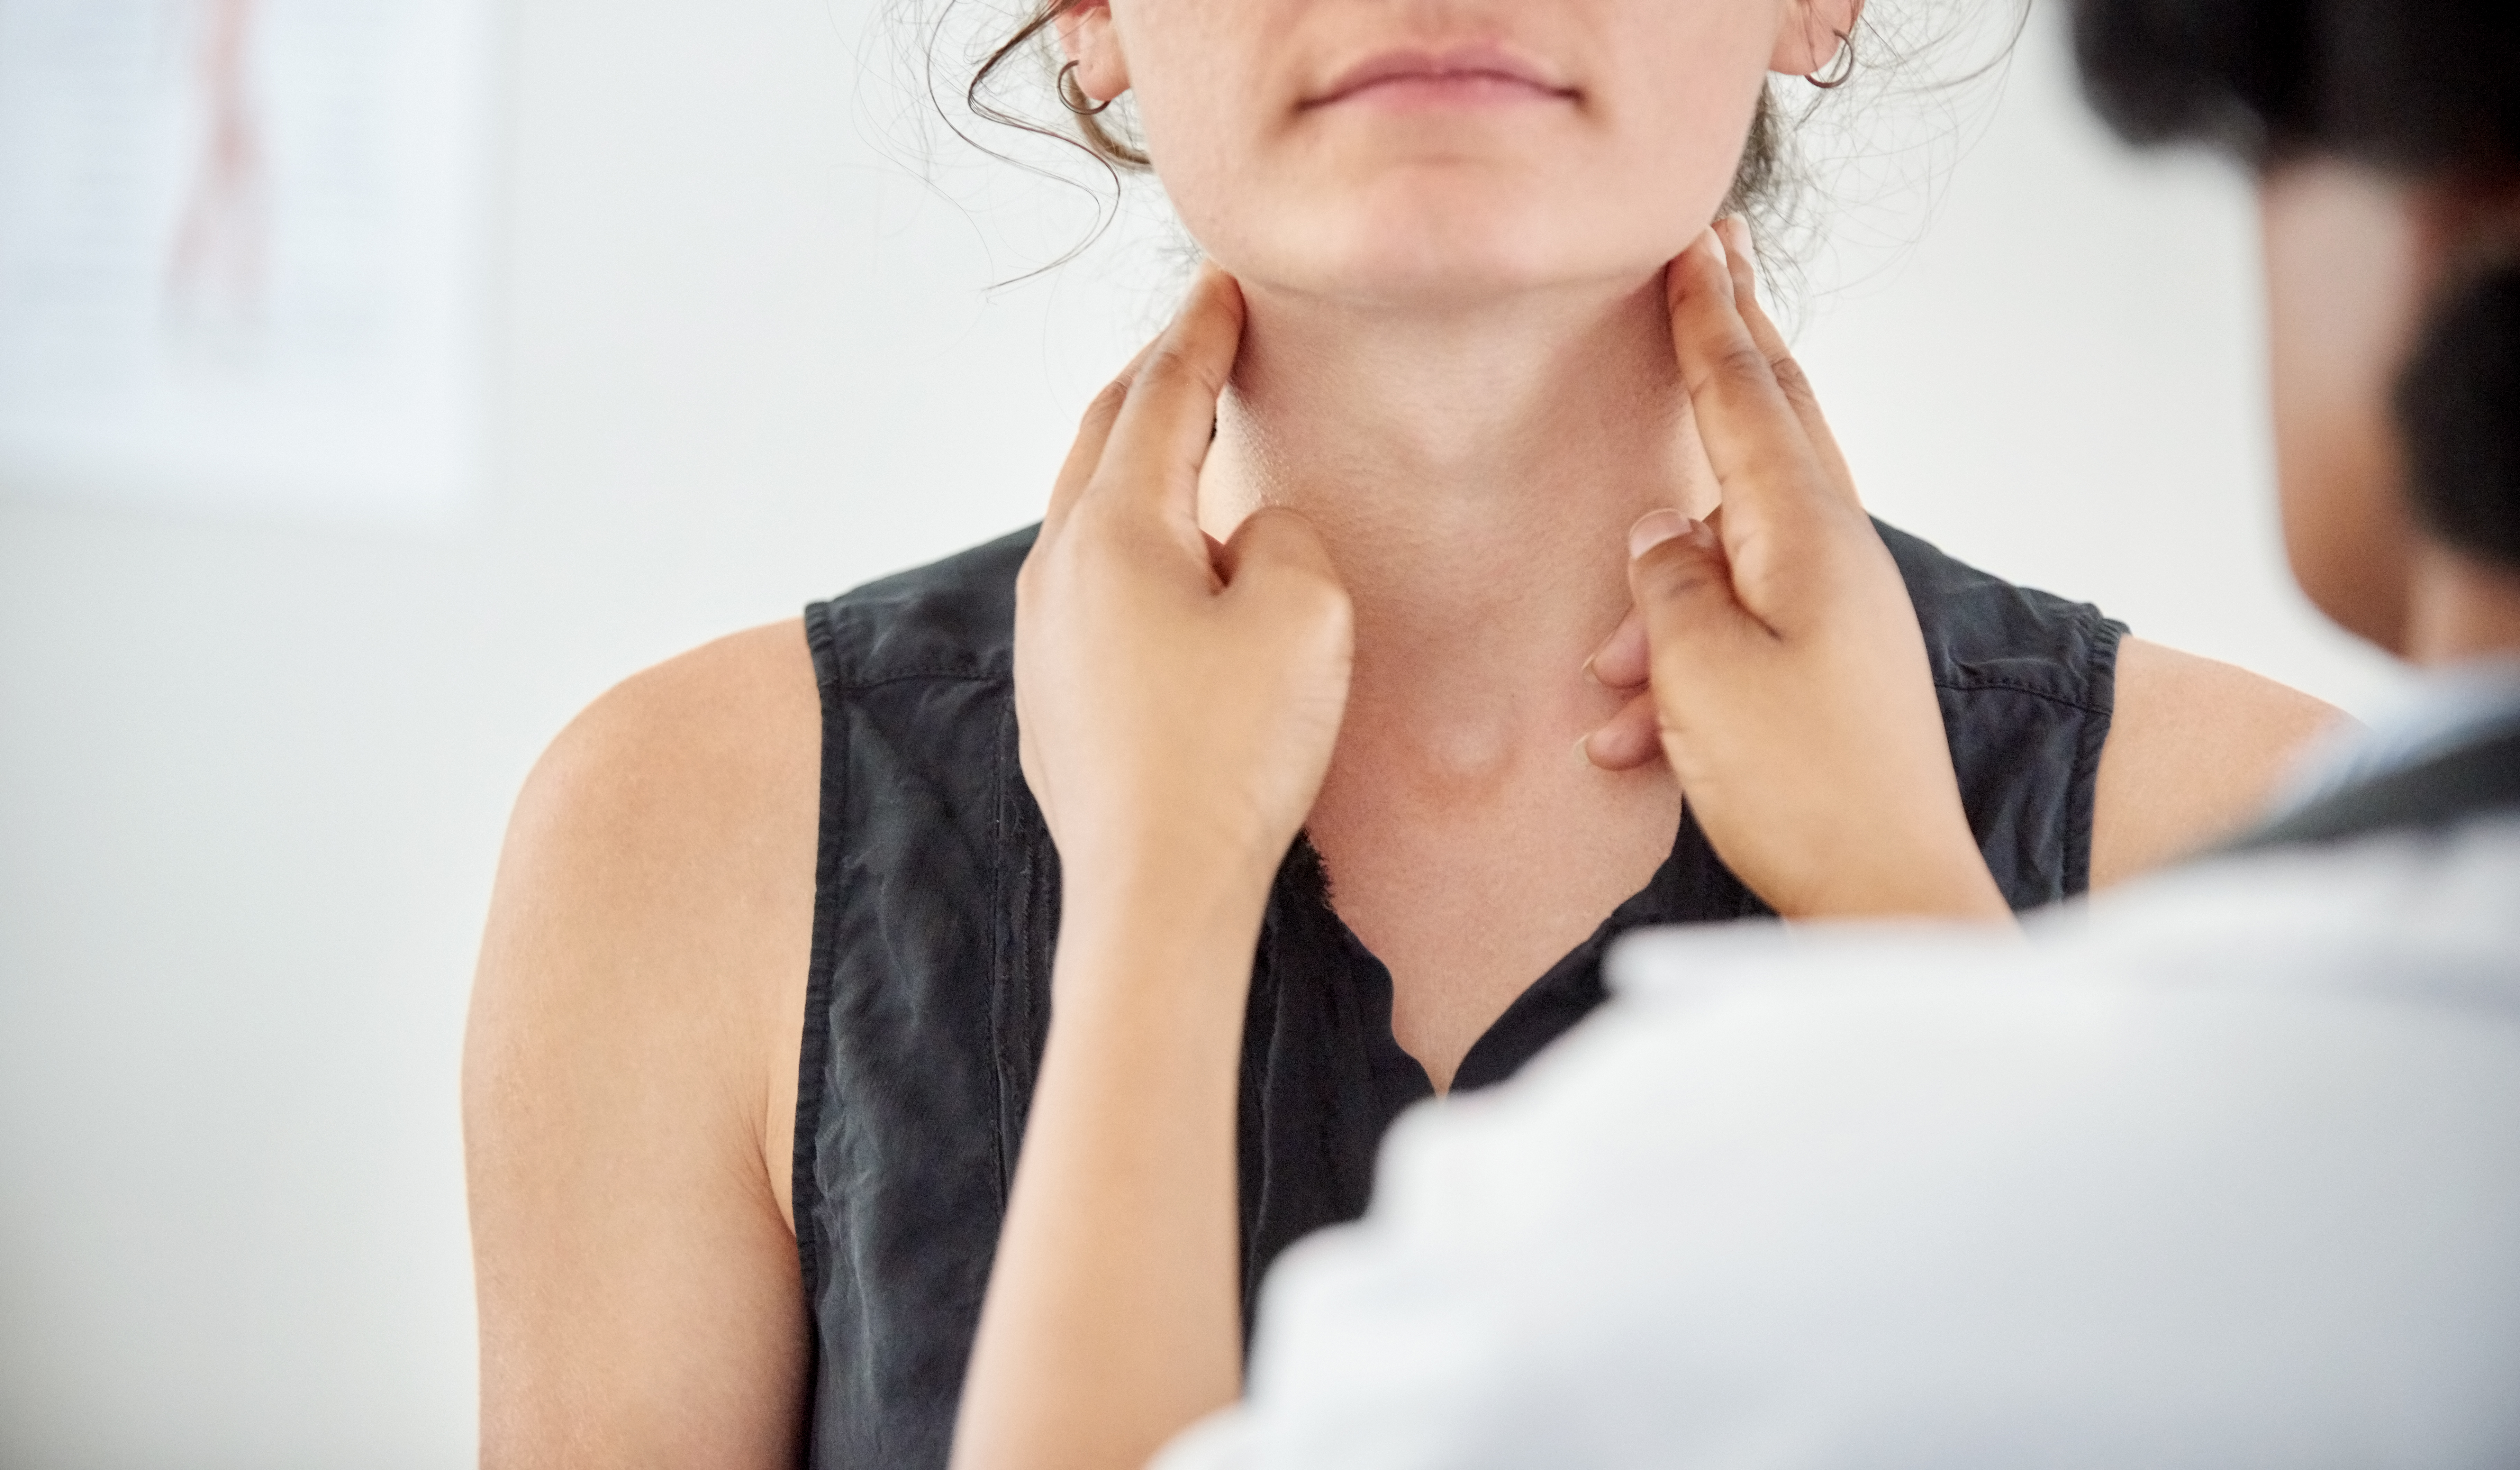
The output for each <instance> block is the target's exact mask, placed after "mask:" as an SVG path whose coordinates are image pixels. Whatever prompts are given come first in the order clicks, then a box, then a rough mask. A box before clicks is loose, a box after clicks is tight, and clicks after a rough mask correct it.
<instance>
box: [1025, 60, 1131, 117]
mask: <svg viewBox="0 0 2520 1470" xmlns="http://www.w3.org/2000/svg"><path fill="white" fill-rule="evenodd" d="M1040 74H1041V73H1040V72H1038V71H1036V72H1034V73H1033V75H1035V76H1039V75H1040ZM1057 88H1058V105H1059V106H1060V107H1062V108H1065V109H1067V111H1071V112H1073V113H1075V114H1076V115H1077V116H1079V117H1098V116H1101V115H1102V111H1103V110H1104V109H1105V108H1108V107H1109V106H1111V104H1112V103H1114V102H1117V101H1119V99H1118V98H1116V97H1109V98H1104V99H1103V100H1102V101H1101V102H1096V101H1095V100H1094V99H1093V98H1091V97H1088V96H1086V95H1085V87H1084V84H1083V83H1081V82H1079V81H1077V79H1076V64H1075V63H1074V62H1069V63H1068V64H1067V65H1066V66H1064V67H1059V68H1058V83H1057Z"/></svg>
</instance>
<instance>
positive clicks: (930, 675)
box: [838, 669, 1012, 692]
mask: <svg viewBox="0 0 2520 1470" xmlns="http://www.w3.org/2000/svg"><path fill="white" fill-rule="evenodd" d="M1011 677H1012V676H1011V675H1007V674H974V673H971V672H970V671H969V670H967V669H915V670H912V671H910V672H908V673H902V674H884V675H881V676H878V677H877V678H874V679H856V680H845V679H844V680H842V681H840V683H839V685H838V688H839V689H840V690H842V691H844V692H845V691H851V690H872V689H880V688H882V687H883V686H885V685H887V684H908V683H910V682H911V681H913V680H918V679H951V680H955V681H957V682H959V683H963V684H1004V683H1006V682H1007V680H1008V679H1009V678H1011Z"/></svg>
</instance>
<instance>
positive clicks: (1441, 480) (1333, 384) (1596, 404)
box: [1200, 279, 1715, 777]
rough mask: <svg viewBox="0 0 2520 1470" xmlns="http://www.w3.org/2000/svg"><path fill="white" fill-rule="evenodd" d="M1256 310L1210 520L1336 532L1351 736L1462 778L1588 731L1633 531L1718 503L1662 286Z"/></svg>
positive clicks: (1622, 595) (1216, 459) (1260, 297)
mask: <svg viewBox="0 0 2520 1470" xmlns="http://www.w3.org/2000/svg"><path fill="white" fill-rule="evenodd" d="M1248 300H1249V315H1248V320H1247V324H1246V326H1245V328H1244V334H1243V345H1242V352H1241V357H1240V359H1239V360H1238V363H1237V365H1236V369H1235V380H1234V388H1233V391H1232V392H1231V393H1229V394H1228V395H1227V398H1226V402H1225V404H1224V406H1223V408H1222V410H1221V412H1220V416H1219V423H1218V430H1217V440H1216V444H1215V447H1214V448H1213V449H1212V450H1211V451H1210V454H1209V458H1208V468H1207V470H1206V473H1205V476H1204V478H1203V481H1202V484H1201V487H1200V517H1201V519H1202V521H1203V522H1205V524H1206V525H1207V528H1208V529H1209V530H1210V531H1211V532H1212V533H1214V534H1217V535H1219V536H1222V535H1225V534H1226V533H1227V532H1229V531H1230V530H1231V528H1232V527H1233V526H1234V525H1235V524H1237V523H1238V522H1239V521H1240V520H1241V518H1242V516H1243V515H1245V514H1247V513H1249V512H1251V511H1252V510H1254V509H1256V508H1258V507H1260V506H1264V505H1270V506H1285V507H1290V508H1292V509H1294V510H1297V511H1300V512H1303V513H1304V514H1305V515H1306V516H1307V517H1308V518H1309V519H1310V520H1311V521H1312V523H1313V524H1314V525H1315V526H1317V527H1318V528H1319V529H1320V530H1321V533H1322V535H1323V537H1324V538H1325V539H1326V540H1327V542H1328V547H1329V552H1330V556H1331V557H1332V559H1333V561H1334V562H1335V564H1336V565H1337V567H1338V570H1339V574H1340V576H1341V577H1342V579H1343V580H1344V581H1345V582H1346V584H1347V588H1348V592H1349V595H1350V596H1351V598H1352V599H1353V600H1354V603H1355V609H1356V649H1357V659H1356V675H1355V682H1354V686H1353V692H1352V694H1351V701H1350V726H1351V728H1352V729H1353V730H1354V731H1355V732H1356V734H1357V735H1358V736H1359V737H1360V738H1362V739H1364V740H1367V741H1370V742H1372V743H1373V744H1376V745H1379V744H1381V743H1382V739H1381V738H1380V737H1378V736H1377V733H1379V734H1380V735H1381V736H1396V737H1397V738H1399V739H1400V741H1401V743H1402V745H1403V746H1406V747H1410V748H1409V750H1407V751H1401V750H1394V751H1392V752H1390V753H1392V754H1395V755H1412V754H1414V756H1415V757H1417V760H1415V761H1413V762H1412V763H1413V764H1416V763H1418V762H1420V761H1423V762H1431V763H1432V764H1433V765H1434V766H1435V767H1437V768H1444V767H1460V768H1461V770H1460V773H1459V774H1460V775H1462V776H1464V777H1474V776H1475V775H1476V773H1477V771H1478V769H1479V768H1488V767H1494V766H1496V765H1497V764H1498V763H1499V762H1506V763H1510V758H1511V756H1512V755H1513V754H1514V753H1515V752H1516V751H1517V750H1518V749H1519V748H1521V747H1523V746H1525V745H1526V744H1527V743H1528V742H1529V741H1530V740H1534V739H1541V738H1547V739H1551V740H1555V739H1557V738H1559V737H1560V736H1563V737H1564V739H1566V740H1569V741H1571V740H1572V739H1573V738H1575V736H1576V735H1581V734H1582V733H1583V730H1582V729H1576V728H1573V727H1575V726H1578V725H1580V724H1581V723H1582V722H1583V721H1585V720H1588V719H1593V718H1595V717H1596V716H1597V715H1598V705H1599V702H1600V698H1601V694H1600V691H1599V690H1598V689H1595V688H1593V687H1592V686H1590V684H1589V682H1588V681H1587V680H1586V679H1585V677H1584V673H1583V663H1584V660H1585V659H1586V658H1587V657H1588V656H1589V655H1590V654H1591V653H1592V651H1593V649H1594V648H1595V647H1597V646H1598V645H1599V643H1600V641H1601V640H1602V639H1603V638H1605V637H1607V636H1608V634H1609V632H1610V630H1611V628H1612V627H1613V626H1615V625H1616V624H1617V622H1618V620H1619V618H1620V617H1621V615H1622V614H1623V613H1624V612H1625V610H1626V608H1627V606H1628V590H1627V578H1626V533H1627V529H1628V527H1629V526H1630V525H1631V524H1633V523H1634V522H1635V521H1636V519H1637V517H1638V516H1640V515H1642V514H1643V513H1644V512H1646V511H1649V510H1652V509H1654V508H1656V507H1660V506H1678V507H1680V508H1681V509H1683V510H1686V511H1688V512H1691V513H1699V514H1702V513H1703V512H1705V511H1706V510H1707V509H1708V508H1709V507H1710V506H1711V505H1712V504H1713V503H1714V498H1715V497H1714V486H1713V476H1712V475H1711V473H1709V472H1708V471H1707V470H1706V469H1705V468H1704V459H1703V456H1702V454H1701V453H1700V452H1699V451H1698V449H1697V446H1696V442H1695V438H1694V434H1693V432H1692V431H1691V426H1690V423H1689V420H1688V411H1687V406H1686V400H1685V397H1684V395H1683V393H1682V391H1681V388H1680V384H1679V379H1678V368H1677V365H1676V364H1675V362H1674V360H1673V356H1672V350H1671V334H1670V327H1669V322H1668V318H1667V317H1666V315H1665V313H1664V308H1663V303H1662V291H1661V288H1660V283H1659V280H1658V279H1649V280H1646V281H1642V282H1638V283H1635V284H1633V285H1632V286H1628V287H1622V288H1600V287H1597V288H1592V289H1589V290H1568V291H1565V292H1562V293H1560V294H1557V295H1555V296H1553V297H1548V298H1538V297H1529V298H1522V299H1518V300H1515V301H1513V302H1510V303H1508V304H1504V305H1500V306H1498V307H1496V308H1494V309H1490V310H1486V311H1482V312H1478V313H1474V314H1473V313H1462V312H1448V313H1441V314H1412V313H1407V312H1402V311H1390V312H1384V313H1374V312H1365V311H1360V310H1358V309H1356V308H1354V307H1351V306H1336V307H1333V306H1328V305H1324V304H1323V303H1320V302H1318V301H1312V300H1305V299H1287V298H1283V297H1280V296H1276V295H1273V294H1271V293H1270V292H1268V291H1266V290H1251V291H1249V292H1248ZM1586 728H1589V727H1586ZM1429 774H1433V773H1432V772H1430V773H1429Z"/></svg>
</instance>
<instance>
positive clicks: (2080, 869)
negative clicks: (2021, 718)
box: [2064, 603, 2128, 898]
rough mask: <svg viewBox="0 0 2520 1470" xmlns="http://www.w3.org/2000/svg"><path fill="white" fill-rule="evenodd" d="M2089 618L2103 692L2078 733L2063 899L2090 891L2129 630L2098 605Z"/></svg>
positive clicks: (2093, 678) (2091, 664) (2093, 670)
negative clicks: (2104, 769) (2103, 773)
mask: <svg viewBox="0 0 2520 1470" xmlns="http://www.w3.org/2000/svg"><path fill="white" fill-rule="evenodd" d="M2085 605H2086V606H2087V607H2088V606H2089V605H2090V604H2088V603H2086V604H2085ZM2090 617H2091V641H2092V648H2091V653H2090V655H2089V659H2088V668H2089V681H2090V684H2089V692H2090V693H2092V694H2093V695H2098V694H2100V693H2101V692H2102V691H2103V690H2105V691H2106V697H2105V698H2096V697H2095V698H2093V699H2092V700H2091V702H2090V703H2088V704H2086V705H2085V706H2084V709H2085V714H2084V718H2083V722H2082V730H2081V736H2082V738H2081V740H2080V742H2079V744H2078V748H2077V749H2076V751H2075V753H2074V782H2073V787H2072V791H2071V793H2070V798H2069V799H2070V800H2071V802H2072V803H2073V804H2072V807H2071V808H2070V809H2069V810H2068V811H2067V813H2066V818H2065V871H2064V879H2065V897H2067V898H2079V897H2081V896H2083V895H2084V894H2087V893H2090V892H2091V891H2092V839H2093V833H2094V831H2095V829H2096V827H2097V825H2098V812H2099V797H2100V756H2101V753H2102V751H2103V750H2104V749H2105V748H2106V746H2107V744H2108V739H2109V728H2110V726H2111V725H2112V724H2113V723H2114V722H2115V721H2116V719H2117V706H2118V649H2119V648H2120V646H2122V645H2123V644H2124V643H2125V641H2126V638H2127V633H2128V629H2127V625H2126V624H2124V623H2121V622H2119V621H2118V620H2117V619H2115V618H2113V617H2110V616H2108V615H2106V614H2104V613H2102V612H2101V611H2100V610H2099V609H2098V608H2096V607H2092V608H2091V609H2090Z"/></svg>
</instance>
